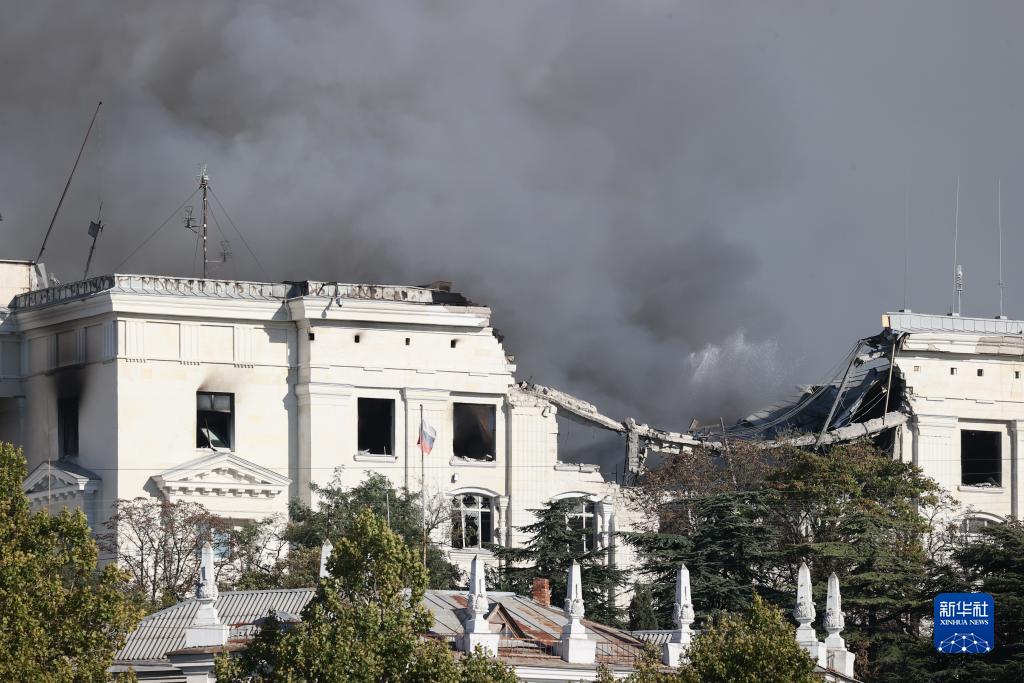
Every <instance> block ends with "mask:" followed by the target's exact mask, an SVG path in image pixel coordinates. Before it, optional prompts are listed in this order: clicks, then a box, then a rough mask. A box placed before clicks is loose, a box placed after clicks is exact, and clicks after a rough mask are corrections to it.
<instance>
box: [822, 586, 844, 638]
mask: <svg viewBox="0 0 1024 683" xmlns="http://www.w3.org/2000/svg"><path fill="white" fill-rule="evenodd" d="M844 626H846V619H845V618H844V615H843V598H842V596H841V595H840V594H839V577H838V576H836V575H835V572H833V573H832V574H830V575H829V577H828V597H827V598H826V600H825V630H826V631H828V639H829V640H830V639H832V638H833V637H836V638H838V637H839V633H840V631H842V630H843V627H844Z"/></svg>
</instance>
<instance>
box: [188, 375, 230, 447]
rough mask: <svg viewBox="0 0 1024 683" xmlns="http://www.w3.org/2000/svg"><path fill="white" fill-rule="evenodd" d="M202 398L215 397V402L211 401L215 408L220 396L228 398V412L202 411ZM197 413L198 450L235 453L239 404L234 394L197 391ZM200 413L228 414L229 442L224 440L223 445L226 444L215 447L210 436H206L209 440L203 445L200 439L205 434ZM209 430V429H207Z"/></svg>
mask: <svg viewBox="0 0 1024 683" xmlns="http://www.w3.org/2000/svg"><path fill="white" fill-rule="evenodd" d="M200 396H211V397H214V399H213V401H211V405H213V406H216V397H218V396H226V397H228V410H227V411H220V410H216V409H215V408H214V409H212V410H201V409H200V408H199V397H200ZM195 411H196V412H195V415H196V423H195V424H196V428H195V432H196V448H197V449H203V450H213V451H227V452H234V450H235V418H236V414H237V404H236V402H235V394H234V393H233V392H226V391H200V390H197V391H196V407H195ZM200 413H223V414H226V415H227V416H228V418H227V420H228V424H227V442H224V441H223V440H222V443H224V445H223V446H215V445H213V443H212V442H211V440H210V435H206V440H207V443H206V445H203V444H201V443H200V437H201V436H202V435H203V433H202V431H201V429H202V427H201V425H200V423H199V415H200ZM207 429H208V427H207Z"/></svg>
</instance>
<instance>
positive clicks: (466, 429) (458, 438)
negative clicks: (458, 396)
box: [452, 403, 496, 461]
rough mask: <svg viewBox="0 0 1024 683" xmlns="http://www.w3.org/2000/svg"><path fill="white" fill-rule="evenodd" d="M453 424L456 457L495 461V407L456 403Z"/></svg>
mask: <svg viewBox="0 0 1024 683" xmlns="http://www.w3.org/2000/svg"><path fill="white" fill-rule="evenodd" d="M452 422H453V424H452V453H453V454H454V455H455V457H457V458H467V459H469V460H487V461H491V460H494V457H495V452H496V449H495V437H494V406H489V405H483V404H481V403H456V404H454V406H453V419H452Z"/></svg>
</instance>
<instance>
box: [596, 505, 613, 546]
mask: <svg viewBox="0 0 1024 683" xmlns="http://www.w3.org/2000/svg"><path fill="white" fill-rule="evenodd" d="M594 512H595V513H597V515H598V517H599V519H600V520H601V526H600V528H599V530H598V531H599V533H598V547H599V548H602V549H604V548H609V547H611V544H612V516H613V515H614V514H615V503H614V502H612V497H611V496H605V497H604V498H602V499H601V500H599V501H598V502H597V504H596V505H594ZM609 561H611V554H609Z"/></svg>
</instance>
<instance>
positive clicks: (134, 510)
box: [98, 497, 230, 609]
mask: <svg viewBox="0 0 1024 683" xmlns="http://www.w3.org/2000/svg"><path fill="white" fill-rule="evenodd" d="M104 526H105V527H106V529H107V531H106V532H105V533H103V534H100V535H99V537H98V538H99V542H100V545H101V547H102V548H103V550H104V551H105V552H108V553H110V554H112V555H115V556H116V557H117V560H118V564H119V566H120V567H121V569H123V570H124V571H125V572H126V573H127V574H128V577H129V587H130V589H131V591H132V593H133V595H134V596H135V598H136V599H137V600H139V601H140V603H141V604H143V605H145V606H146V607H148V608H150V609H159V608H161V607H166V606H168V605H173V604H175V603H177V602H179V601H180V600H183V599H184V598H185V597H187V596H188V595H190V594H191V592H192V589H193V588H194V587H195V585H196V580H197V579H198V577H199V555H198V551H199V548H200V547H201V546H202V544H203V543H205V542H206V541H210V540H216V539H215V537H218V538H225V537H226V536H227V534H228V533H229V531H230V527H229V526H228V525H227V523H226V522H225V521H224V520H222V519H221V518H219V517H217V516H216V515H213V514H211V513H210V512H209V511H208V510H207V509H206V508H205V507H204V506H202V505H200V504H199V503H190V502H183V501H179V502H174V503H172V502H169V501H167V500H163V499H159V498H143V497H139V498H134V499H131V500H124V499H122V500H118V501H117V502H116V503H115V504H114V509H113V511H112V512H111V515H110V517H109V518H108V519H107V521H106V522H104ZM218 564H219V566H220V567H223V566H224V565H225V564H226V562H225V561H224V558H222V561H221V562H219V563H218Z"/></svg>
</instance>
